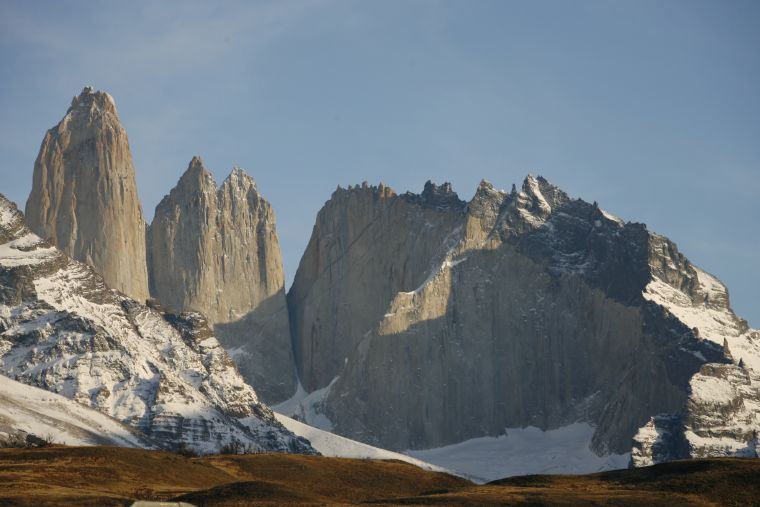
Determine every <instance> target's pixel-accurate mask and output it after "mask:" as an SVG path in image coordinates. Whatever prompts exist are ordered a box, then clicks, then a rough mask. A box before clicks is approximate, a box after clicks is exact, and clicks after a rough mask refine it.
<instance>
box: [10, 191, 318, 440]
mask: <svg viewBox="0 0 760 507" xmlns="http://www.w3.org/2000/svg"><path fill="white" fill-rule="evenodd" d="M0 373H2V374H4V375H7V376H8V377H10V378H12V379H15V380H17V381H20V382H22V383H25V384H29V385H32V386H37V387H40V388H43V389H46V390H48V391H51V392H54V393H57V394H60V395H62V396H64V397H66V398H69V399H73V400H75V401H77V402H79V403H81V404H82V405H84V406H87V407H90V408H93V409H95V410H97V411H99V412H101V413H103V414H106V415H108V416H110V417H113V418H114V419H116V420H117V421H120V422H121V423H123V424H125V425H127V426H129V427H131V428H134V429H135V430H137V431H139V432H140V433H142V434H144V435H146V436H147V437H148V438H149V439H151V440H152V441H155V442H157V443H158V444H159V445H161V446H163V447H167V448H172V447H177V446H188V447H190V448H192V449H195V450H197V451H199V452H214V451H218V450H219V449H220V448H221V447H222V446H224V445H227V444H230V443H233V442H237V443H239V444H240V445H241V446H242V447H243V448H246V449H250V450H265V451H282V452H301V453H313V452H315V451H314V450H313V449H312V447H311V446H310V445H309V443H308V441H307V440H305V439H303V438H299V437H296V436H295V435H294V434H293V433H291V432H290V431H288V430H287V429H285V428H284V427H283V426H282V425H281V424H280V423H279V422H277V420H276V419H275V417H274V415H273V414H272V412H271V410H270V409H269V408H268V407H267V406H265V405H263V404H262V403H260V402H259V400H258V397H257V395H256V392H255V391H254V390H253V389H252V388H251V387H250V386H249V385H248V384H246V383H245V382H244V380H243V378H242V377H241V376H240V374H239V373H238V372H237V370H236V368H235V366H234V364H233V363H232V360H231V359H230V357H229V355H228V354H227V353H226V352H225V351H224V349H223V348H222V347H221V346H220V345H219V342H218V341H217V340H216V338H214V336H213V333H212V332H211V330H210V328H209V327H208V326H207V324H206V322H205V320H204V319H203V318H202V317H201V316H200V315H199V314H196V313H182V314H180V315H172V314H167V313H164V312H162V311H160V309H158V308H156V307H148V306H144V305H142V304H140V303H138V302H136V301H135V300H133V299H131V298H129V297H127V296H125V295H123V294H121V293H119V292H117V291H114V290H111V289H110V288H108V286H107V285H106V284H105V283H104V281H103V279H102V278H101V277H100V276H99V275H97V274H96V273H95V272H94V271H93V269H92V268H90V267H89V266H87V265H85V264H82V263H79V262H77V261H75V260H72V259H71V258H69V257H68V256H66V255H65V254H63V253H61V252H60V251H59V250H58V249H57V248H55V247H54V246H53V245H51V244H50V243H47V242H46V241H43V240H41V239H40V238H39V237H38V236H37V235H35V234H33V233H32V232H30V231H29V229H27V228H26V226H25V225H24V219H23V217H22V215H21V213H19V212H18V211H17V210H16V209H15V206H14V205H13V204H12V203H10V202H9V201H7V200H6V199H5V198H4V197H2V196H0Z"/></svg>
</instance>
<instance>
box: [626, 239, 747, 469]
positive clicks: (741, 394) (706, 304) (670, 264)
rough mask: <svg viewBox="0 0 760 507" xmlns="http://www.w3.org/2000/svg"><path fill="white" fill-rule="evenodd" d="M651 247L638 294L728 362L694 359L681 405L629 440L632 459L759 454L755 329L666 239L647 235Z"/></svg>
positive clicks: (719, 288) (651, 461) (649, 461)
mask: <svg viewBox="0 0 760 507" xmlns="http://www.w3.org/2000/svg"><path fill="white" fill-rule="evenodd" d="M650 249H651V255H650V259H651V260H650V268H651V270H652V279H651V281H650V282H649V284H648V285H647V286H646V289H645V291H644V294H643V295H644V298H645V299H647V300H649V301H651V302H653V303H655V304H657V305H658V306H659V307H661V308H662V309H663V310H664V312H665V313H667V314H669V315H672V316H673V317H675V318H676V319H677V320H678V321H680V322H681V323H682V324H684V325H685V326H686V327H687V328H689V329H690V330H691V332H692V333H693V334H694V335H695V336H696V337H697V338H698V339H700V340H702V341H704V342H709V343H712V344H714V345H717V346H720V347H722V348H723V352H724V354H723V355H724V357H725V358H726V359H727V360H728V361H729V363H728V364H724V363H710V362H708V361H706V360H705V358H704V357H699V359H701V360H702V361H703V362H704V363H705V364H703V365H702V367H701V368H700V370H699V372H697V373H696V374H694V375H693V376H692V377H691V379H690V381H689V393H688V398H687V400H686V403H685V404H684V405H683V406H682V407H681V409H680V410H679V411H678V412H674V413H666V414H657V415H654V416H653V417H652V418H651V419H650V420H649V422H648V423H647V424H646V425H644V426H643V427H641V428H640V429H639V431H638V433H637V434H636V436H635V437H634V449H633V453H632V461H633V464H634V465H636V466H646V465H651V464H654V463H658V462H662V461H668V460H671V459H678V458H686V457H695V458H703V457H714V456H751V457H756V456H758V433H760V331H758V330H756V329H750V327H749V326H748V325H747V322H746V321H744V320H743V319H740V318H739V317H737V316H736V315H735V314H734V312H733V311H732V310H731V306H730V302H729V297H728V290H727V289H726V287H725V285H723V283H722V282H720V280H718V279H717V278H716V277H714V276H713V275H711V274H709V273H706V272H705V271H703V270H701V269H699V268H698V267H696V266H694V265H693V264H691V263H690V262H689V261H688V260H686V259H685V258H684V257H683V256H682V255H681V254H680V253H678V251H677V250H676V249H675V245H673V244H672V243H670V242H669V241H668V240H667V239H666V238H663V237H661V236H657V235H652V241H651V243H650Z"/></svg>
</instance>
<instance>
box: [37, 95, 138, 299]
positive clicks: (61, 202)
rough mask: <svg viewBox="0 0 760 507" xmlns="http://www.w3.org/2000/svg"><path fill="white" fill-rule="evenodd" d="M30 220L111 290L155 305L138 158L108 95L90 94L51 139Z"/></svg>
mask: <svg viewBox="0 0 760 507" xmlns="http://www.w3.org/2000/svg"><path fill="white" fill-rule="evenodd" d="M26 220H27V223H28V224H29V227H30V228H31V229H32V231H34V232H35V233H36V234H38V235H39V236H41V237H43V238H45V239H47V240H49V241H51V242H52V243H53V244H54V245H56V246H57V247H58V248H60V249H61V250H62V251H63V252H65V253H66V254H68V255H70V256H71V257H73V258H74V259H76V260H79V261H82V262H86V263H87V264H89V265H91V266H92V267H93V268H95V270H96V271H97V272H98V273H99V274H100V275H101V276H102V277H103V278H104V279H105V281H106V283H107V284H108V285H109V286H111V287H113V288H115V289H117V290H119V291H121V292H123V293H124V294H127V295H128V296H130V297H132V298H134V299H136V300H138V301H145V299H146V298H147V297H148V272H147V266H146V262H145V221H144V219H143V214H142V208H141V207H140V200H139V198H138V196H137V186H136V183H135V171H134V167H133V165H132V155H131V154H130V150H129V141H128V139H127V133H126V132H125V130H124V128H122V126H121V123H120V120H119V116H118V114H117V112H116V105H115V104H114V101H113V98H111V96H110V95H108V94H107V93H105V92H101V91H94V90H93V89H92V88H89V87H88V88H85V89H84V90H83V91H82V93H81V94H80V95H79V96H78V97H74V99H73V100H72V102H71V107H69V110H68V111H67V112H66V116H64V117H63V119H62V120H61V121H60V122H59V123H58V125H56V126H55V127H53V128H51V129H50V130H48V131H47V133H46V134H45V138H44V139H43V141H42V146H41V147H40V152H39V155H38V156H37V160H36V162H35V164H34V181H33V185H32V192H31V194H30V195H29V199H28V200H27V203H26Z"/></svg>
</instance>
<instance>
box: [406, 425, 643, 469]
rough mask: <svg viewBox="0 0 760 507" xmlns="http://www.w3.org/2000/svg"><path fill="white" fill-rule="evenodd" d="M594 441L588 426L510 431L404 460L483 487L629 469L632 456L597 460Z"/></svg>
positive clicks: (422, 452) (616, 455)
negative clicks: (527, 477)
mask: <svg viewBox="0 0 760 507" xmlns="http://www.w3.org/2000/svg"><path fill="white" fill-rule="evenodd" d="M593 435H594V427H593V426H591V425H590V424H587V423H574V424H570V425H568V426H564V427H562V428H558V429H555V430H549V431H541V430H540V429H538V428H535V427H527V428H507V430H506V435H503V436H499V437H481V438H473V439H470V440H465V441H464V442H460V443H458V444H453V445H447V446H445V447H438V448H435V449H426V450H422V451H405V454H407V455H409V456H412V457H414V458H417V459H421V460H424V461H426V462H429V463H433V464H435V465H439V466H442V467H444V468H447V469H448V470H451V471H452V472H454V473H456V474H458V475H462V476H464V477H467V478H469V479H471V480H474V481H476V482H481V483H484V482H489V481H494V480H497V479H503V478H505V477H510V476H515V475H529V474H586V473H593V472H601V471H604V470H616V469H619V468H627V467H628V464H629V463H630V459H631V458H630V454H611V455H608V456H597V455H596V454H595V453H594V452H593V451H592V450H591V448H590V447H589V446H590V444H591V438H592V437H593Z"/></svg>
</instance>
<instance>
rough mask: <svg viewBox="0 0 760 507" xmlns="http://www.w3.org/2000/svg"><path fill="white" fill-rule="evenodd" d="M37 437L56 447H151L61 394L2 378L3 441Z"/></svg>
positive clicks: (0, 432) (0, 428) (0, 427)
mask: <svg viewBox="0 0 760 507" xmlns="http://www.w3.org/2000/svg"><path fill="white" fill-rule="evenodd" d="M24 434H33V435H36V436H37V437H39V438H49V439H50V440H52V442H53V443H56V444H67V445H118V446H121V447H147V448H150V447H151V446H152V443H151V442H150V441H149V440H148V439H147V438H145V437H144V436H142V435H140V434H138V433H137V432H136V431H134V430H133V429H131V428H128V427H127V426H124V425H123V424H121V423H119V422H118V421H116V420H115V419H113V418H111V417H108V416H106V415H104V414H102V413H100V412H97V411H95V410H93V409H91V408H87V407H85V406H83V405H82V404H80V403H77V402H75V401H72V400H70V399H68V398H65V397H63V396H61V395H59V394H54V393H51V392H49V391H44V390H42V389H40V388H37V387H32V386H28V385H25V384H22V383H20V382H16V381H15V380H11V379H9V378H8V377H6V376H4V375H0V440H3V439H4V438H8V437H10V436H14V435H24Z"/></svg>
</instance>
